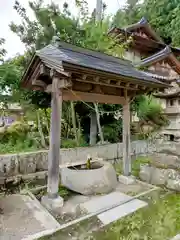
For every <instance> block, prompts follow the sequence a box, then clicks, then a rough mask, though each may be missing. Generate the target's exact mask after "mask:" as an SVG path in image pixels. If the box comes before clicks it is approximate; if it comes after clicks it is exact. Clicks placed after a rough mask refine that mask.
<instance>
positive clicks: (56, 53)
mask: <svg viewBox="0 0 180 240" xmlns="http://www.w3.org/2000/svg"><path fill="white" fill-rule="evenodd" d="M36 55H37V56H38V57H39V58H40V59H41V60H42V61H43V62H44V64H45V65H47V66H48V67H50V68H54V69H55V70H56V71H59V67H60V65H63V64H64V63H69V64H73V65H76V66H77V68H78V66H79V67H84V68H89V69H93V70H97V71H103V72H107V73H112V74H115V75H119V76H124V77H129V78H132V80H142V81H143V82H145V83H146V84H147V83H150V84H159V85H163V83H162V82H160V81H158V80H156V79H153V78H152V77H150V76H147V74H144V72H142V71H139V70H136V69H135V68H134V67H133V65H132V64H131V63H130V62H129V61H127V60H123V59H120V58H116V57H113V56H109V55H107V54H103V53H100V52H96V51H92V50H87V49H84V48H80V47H76V46H74V45H71V44H67V43H63V42H59V45H58V46H57V44H56V45H52V44H51V45H48V46H46V47H45V48H43V49H41V50H40V51H37V52H36Z"/></svg>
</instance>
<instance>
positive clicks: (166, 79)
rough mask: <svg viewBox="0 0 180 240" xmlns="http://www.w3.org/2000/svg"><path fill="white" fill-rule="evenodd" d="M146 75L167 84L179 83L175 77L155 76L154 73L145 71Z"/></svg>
mask: <svg viewBox="0 0 180 240" xmlns="http://www.w3.org/2000/svg"><path fill="white" fill-rule="evenodd" d="M144 74H146V75H148V76H150V77H152V78H156V79H158V80H160V81H164V80H165V81H166V82H167V83H171V82H177V80H178V79H177V78H174V77H169V76H162V75H159V74H155V73H152V72H147V71H146V72H145V71H144Z"/></svg>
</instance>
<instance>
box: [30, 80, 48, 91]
mask: <svg viewBox="0 0 180 240" xmlns="http://www.w3.org/2000/svg"><path fill="white" fill-rule="evenodd" d="M32 85H33V86H38V87H41V88H44V89H46V87H47V84H46V83H45V82H43V81H42V80H38V79H34V80H33V81H32Z"/></svg>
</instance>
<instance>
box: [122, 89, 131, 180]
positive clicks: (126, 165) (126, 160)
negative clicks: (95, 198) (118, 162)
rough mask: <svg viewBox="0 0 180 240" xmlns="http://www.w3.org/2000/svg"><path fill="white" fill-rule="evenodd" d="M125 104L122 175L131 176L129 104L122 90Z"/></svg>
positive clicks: (125, 93) (125, 91)
mask: <svg viewBox="0 0 180 240" xmlns="http://www.w3.org/2000/svg"><path fill="white" fill-rule="evenodd" d="M124 95H125V103H124V105H123V174H124V175H125V176H129V175H130V174H131V145H130V103H129V98H128V96H127V90H126V89H125V90H124Z"/></svg>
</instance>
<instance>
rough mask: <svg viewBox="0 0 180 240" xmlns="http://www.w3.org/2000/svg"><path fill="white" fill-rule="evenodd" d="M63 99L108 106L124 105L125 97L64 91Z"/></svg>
mask: <svg viewBox="0 0 180 240" xmlns="http://www.w3.org/2000/svg"><path fill="white" fill-rule="evenodd" d="M62 98H63V100H64V101H84V102H98V103H108V104H124V103H125V99H124V97H120V96H114V95H104V94H97V93H89V92H79V91H71V90H65V89H63V90H62Z"/></svg>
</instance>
